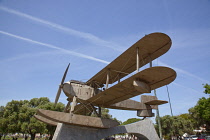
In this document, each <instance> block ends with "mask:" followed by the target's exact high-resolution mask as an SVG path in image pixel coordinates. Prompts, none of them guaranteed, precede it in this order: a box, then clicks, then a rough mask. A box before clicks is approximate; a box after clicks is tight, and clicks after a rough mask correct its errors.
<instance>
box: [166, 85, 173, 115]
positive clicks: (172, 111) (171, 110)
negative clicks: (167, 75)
mask: <svg viewBox="0 0 210 140" xmlns="http://www.w3.org/2000/svg"><path fill="white" fill-rule="evenodd" d="M166 89H167V92H168V101H169V105H170V110H171V116H172V117H173V110H172V106H171V99H170V95H169V90H168V85H166Z"/></svg>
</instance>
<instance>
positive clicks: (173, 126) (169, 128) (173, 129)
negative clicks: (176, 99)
mask: <svg viewBox="0 0 210 140" xmlns="http://www.w3.org/2000/svg"><path fill="white" fill-rule="evenodd" d="M189 117H190V116H189V115H187V114H182V115H179V116H170V115H166V116H163V117H160V122H161V126H162V134H163V136H166V137H170V136H176V135H177V136H178V135H179V136H181V135H183V134H184V133H192V131H193V125H192V123H191V120H190V119H189ZM157 128H158V127H156V129H157Z"/></svg>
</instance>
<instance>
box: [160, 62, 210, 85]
mask: <svg viewBox="0 0 210 140" xmlns="http://www.w3.org/2000/svg"><path fill="white" fill-rule="evenodd" d="M158 63H160V64H161V65H162V66H167V67H170V68H173V69H174V70H175V71H177V72H180V73H182V74H185V75H188V76H190V77H193V78H195V79H198V80H200V81H202V82H205V83H210V81H208V80H205V79H203V78H200V77H198V76H196V75H194V74H192V73H189V72H187V71H185V70H182V69H180V68H176V67H172V66H169V65H167V64H165V63H163V62H161V61H159V62H158Z"/></svg>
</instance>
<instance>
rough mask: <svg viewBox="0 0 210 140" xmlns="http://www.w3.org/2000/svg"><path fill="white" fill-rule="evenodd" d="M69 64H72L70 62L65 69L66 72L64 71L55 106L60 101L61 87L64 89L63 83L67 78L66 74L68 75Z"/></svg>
mask: <svg viewBox="0 0 210 140" xmlns="http://www.w3.org/2000/svg"><path fill="white" fill-rule="evenodd" d="M69 66H70V63H69V64H68V66H67V68H66V70H65V72H64V74H63V78H62V80H61V84H60V86H59V88H58V92H57V94H56V98H55V106H56V104H57V102H58V99H59V97H60V95H61V89H62V87H63V83H64V80H65V78H66V75H67V72H68V69H69Z"/></svg>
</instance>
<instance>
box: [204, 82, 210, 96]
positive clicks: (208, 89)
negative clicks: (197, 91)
mask: <svg viewBox="0 0 210 140" xmlns="http://www.w3.org/2000/svg"><path fill="white" fill-rule="evenodd" d="M203 87H204V88H205V90H204V93H206V94H210V85H208V84H205V85H204V86H203Z"/></svg>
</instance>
